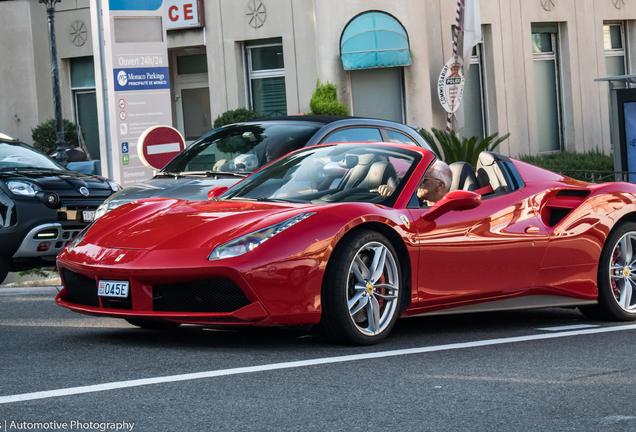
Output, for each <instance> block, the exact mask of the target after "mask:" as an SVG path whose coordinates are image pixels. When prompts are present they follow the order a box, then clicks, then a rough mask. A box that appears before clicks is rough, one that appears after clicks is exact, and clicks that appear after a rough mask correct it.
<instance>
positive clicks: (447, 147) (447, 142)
mask: <svg viewBox="0 0 636 432" xmlns="http://www.w3.org/2000/svg"><path fill="white" fill-rule="evenodd" d="M431 131H433V134H434V135H435V138H436V139H437V142H436V141H435V138H433V135H432V134H431V133H430V132H429V131H427V130H425V129H420V131H419V132H420V135H422V137H423V138H424V139H425V140H426V142H428V143H429V144H430V145H431V148H432V149H433V151H434V152H435V155H436V156H437V157H438V158H439V159H443V160H444V161H445V162H446V163H448V164H450V163H453V162H458V161H464V162H468V163H469V164H471V165H472V166H473V167H474V166H476V165H477V160H478V159H479V153H481V152H483V151H493V150H494V149H496V148H497V147H498V146H499V144H501V143H502V142H503V141H505V140H506V139H508V137H509V136H510V134H509V133H507V134H506V135H504V136H502V137H500V138H497V136H498V135H499V134H498V133H494V134H492V135H490V136H487V137H486V138H484V139H483V140H481V141H480V142H477V141H478V140H479V137H476V136H474V137H471V138H465V137H463V138H460V137H459V136H458V135H457V134H456V133H455V131H450V132H446V131H445V130H439V129H435V128H431ZM442 152H443V153H442Z"/></svg>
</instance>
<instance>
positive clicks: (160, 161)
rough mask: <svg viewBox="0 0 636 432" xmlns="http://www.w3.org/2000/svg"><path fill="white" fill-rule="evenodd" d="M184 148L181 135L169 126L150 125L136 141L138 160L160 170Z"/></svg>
mask: <svg viewBox="0 0 636 432" xmlns="http://www.w3.org/2000/svg"><path fill="white" fill-rule="evenodd" d="M183 149H185V140H184V139H183V136H181V134H180V133H179V131H178V130H176V129H175V128H173V127H170V126H152V127H150V128H148V129H146V130H145V131H144V133H142V134H141V136H140V137H139V141H138V142H137V154H138V155H139V160H140V161H141V162H142V163H143V164H144V165H146V166H147V167H148V168H152V169H154V170H160V169H161V168H163V167H165V166H166V164H167V163H168V162H170V161H171V160H172V158H174V157H175V156H176V155H177V154H179V153H180V152H181V151H182V150H183Z"/></svg>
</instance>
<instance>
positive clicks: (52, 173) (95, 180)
mask: <svg viewBox="0 0 636 432" xmlns="http://www.w3.org/2000/svg"><path fill="white" fill-rule="evenodd" d="M0 179H2V180H4V181H9V180H29V181H31V182H33V183H37V185H38V186H40V187H41V188H42V189H44V190H49V191H64V190H75V189H77V188H79V187H81V186H85V187H87V188H88V189H89V190H95V189H103V190H108V191H110V190H111V187H110V185H109V184H108V181H107V180H106V179H105V178H104V177H101V176H97V175H90V174H82V173H78V172H74V171H57V170H42V169H38V170H29V169H21V170H17V171H13V170H12V171H3V172H1V173H0Z"/></svg>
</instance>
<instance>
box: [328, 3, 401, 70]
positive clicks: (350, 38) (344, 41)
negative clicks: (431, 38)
mask: <svg viewBox="0 0 636 432" xmlns="http://www.w3.org/2000/svg"><path fill="white" fill-rule="evenodd" d="M340 57H341V58H342V65H343V66H344V68H345V69H346V70H351V69H370V68H381V67H391V66H409V65H410V64H411V54H410V53H409V37H408V35H407V34H406V30H404V27H402V24H400V23H399V21H398V20H396V19H395V18H393V17H392V16H391V15H389V14H386V13H383V12H366V13H363V14H361V15H358V16H357V17H355V18H354V19H352V20H351V21H350V22H349V24H347V27H345V29H344V31H343V32H342V37H341V38H340Z"/></svg>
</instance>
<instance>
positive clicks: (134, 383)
mask: <svg viewBox="0 0 636 432" xmlns="http://www.w3.org/2000/svg"><path fill="white" fill-rule="evenodd" d="M625 330H636V324H629V325H619V326H613V327H602V328H593V329H582V330H574V331H567V332H560V333H545V334H539V335H531V336H516V337H509V338H501V339H487V340H481V341H473V342H462V343H454V344H448V345H436V346H429V347H420V348H408V349H400V350H393V351H381V352H375V353H368V354H354V355H347V356H339V357H325V358H317V359H312V360H300V361H292V362H284V363H274V364H269V365H260V366H247V367H240V368H233V369H221V370H216V371H207V372H195V373H188V374H181V375H170V376H164V377H156V378H143V379H136V380H129V381H116V382H111V383H104V384H96V385H87V386H81V387H70V388H65V389H59V390H48V391H40V392H33V393H23V394H17V395H8V396H0V404H6V403H11V402H21V401H28V400H36V399H48V398H54V397H61V396H71V395H77V394H84V393H95V392H100V391H106V390H116V389H123V388H129V387H140V386H146V385H151V384H164V383H171V382H179V381H189V380H197V379H205V378H215V377H221V376H230V375H240V374H247V373H255V372H265V371H272V370H282V369H292V368H298V367H306V366H317V365H325V364H331V363H344V362H350V361H358V360H369V359H378V358H385V357H397V356H403V355H410V354H423V353H430V352H437V351H448V350H454V349H464V348H476V347H483V346H492V345H502V344H509V343H516V342H529V341H537V340H545V339H556V338H563V337H572V336H582V335H591V334H599V333H610V332H617V331H625Z"/></svg>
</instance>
